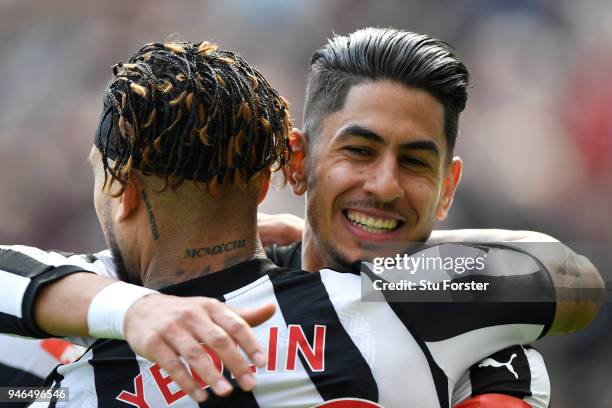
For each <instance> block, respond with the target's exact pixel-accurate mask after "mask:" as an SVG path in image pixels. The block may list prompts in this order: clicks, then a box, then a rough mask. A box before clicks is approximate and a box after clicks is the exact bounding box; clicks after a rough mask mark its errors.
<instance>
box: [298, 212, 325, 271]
mask: <svg viewBox="0 0 612 408" xmlns="http://www.w3.org/2000/svg"><path fill="white" fill-rule="evenodd" d="M317 242H318V241H317V240H316V238H315V235H314V233H313V231H312V229H311V228H310V225H309V223H308V222H306V225H305V226H304V233H303V234H302V270H304V271H307V272H316V271H318V270H321V269H324V268H325V267H327V266H328V265H329V260H328V259H327V256H326V255H325V251H324V250H323V248H319V246H318V244H317Z"/></svg>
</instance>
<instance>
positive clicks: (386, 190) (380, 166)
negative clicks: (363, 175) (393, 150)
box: [363, 155, 404, 202]
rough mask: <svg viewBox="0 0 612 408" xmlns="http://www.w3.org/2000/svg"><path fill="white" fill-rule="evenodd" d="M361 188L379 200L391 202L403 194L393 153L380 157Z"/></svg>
mask: <svg viewBox="0 0 612 408" xmlns="http://www.w3.org/2000/svg"><path fill="white" fill-rule="evenodd" d="M363 189H364V192H366V193H368V194H371V195H373V196H375V197H376V198H377V199H378V200H379V201H381V202H392V201H394V200H397V199H400V198H402V197H403V196H404V190H403V189H402V185H401V184H400V179H399V169H398V166H397V161H396V159H395V157H394V156H393V155H387V156H385V157H381V158H380V160H379V161H378V163H376V165H375V166H374V167H373V168H372V169H371V173H370V174H369V175H367V179H366V181H365V183H364V185H363Z"/></svg>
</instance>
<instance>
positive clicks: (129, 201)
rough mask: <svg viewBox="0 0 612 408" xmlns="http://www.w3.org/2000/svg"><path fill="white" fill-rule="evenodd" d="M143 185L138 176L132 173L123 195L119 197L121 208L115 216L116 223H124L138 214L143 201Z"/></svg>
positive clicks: (119, 207) (118, 208)
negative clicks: (137, 211)
mask: <svg viewBox="0 0 612 408" xmlns="http://www.w3.org/2000/svg"><path fill="white" fill-rule="evenodd" d="M141 190H142V183H140V180H139V179H138V176H136V175H135V174H133V173H132V175H131V176H130V179H129V180H128V182H127V184H126V185H125V188H124V189H123V193H122V194H121V195H120V196H119V206H118V207H117V213H116V215H115V221H117V222H118V223H119V222H124V221H126V220H127V219H129V218H130V216H132V215H133V214H135V213H136V210H137V209H138V206H139V205H140V200H141V196H140V195H141Z"/></svg>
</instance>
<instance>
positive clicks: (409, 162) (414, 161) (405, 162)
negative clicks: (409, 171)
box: [400, 157, 431, 168]
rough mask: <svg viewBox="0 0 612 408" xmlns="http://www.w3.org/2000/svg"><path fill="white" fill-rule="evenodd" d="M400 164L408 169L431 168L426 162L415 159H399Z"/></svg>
mask: <svg viewBox="0 0 612 408" xmlns="http://www.w3.org/2000/svg"><path fill="white" fill-rule="evenodd" d="M400 163H401V164H403V165H404V166H410V167H415V166H416V167H423V168H430V167H431V166H430V165H429V163H428V162H426V161H424V160H421V159H417V158H416V157H402V158H400Z"/></svg>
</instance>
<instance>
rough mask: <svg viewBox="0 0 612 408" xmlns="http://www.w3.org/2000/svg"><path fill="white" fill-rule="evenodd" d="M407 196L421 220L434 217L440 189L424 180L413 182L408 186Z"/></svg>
mask: <svg viewBox="0 0 612 408" xmlns="http://www.w3.org/2000/svg"><path fill="white" fill-rule="evenodd" d="M406 195H407V196H408V199H409V200H410V203H412V205H413V207H414V208H415V210H416V211H417V212H418V213H419V214H420V218H421V219H423V218H425V219H429V218H431V217H432V216H433V215H434V213H435V209H436V207H437V204H438V200H439V189H437V188H436V186H435V185H433V184H432V183H428V182H427V181H424V180H423V179H418V180H411V181H410V182H409V183H408V184H407V188H406Z"/></svg>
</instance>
